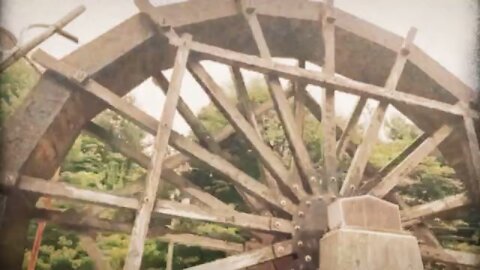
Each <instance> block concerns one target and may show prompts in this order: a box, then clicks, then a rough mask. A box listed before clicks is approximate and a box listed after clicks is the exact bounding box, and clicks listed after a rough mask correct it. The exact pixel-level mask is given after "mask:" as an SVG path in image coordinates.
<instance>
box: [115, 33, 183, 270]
mask: <svg viewBox="0 0 480 270" xmlns="http://www.w3.org/2000/svg"><path fill="white" fill-rule="evenodd" d="M190 41H191V36H184V45H183V46H181V47H179V48H178V51H177V56H176V58H175V65H174V69H173V74H172V81H171V83H170V86H169V90H168V93H167V97H166V99H165V104H164V107H163V112H162V117H161V120H160V123H159V125H158V130H157V136H156V138H155V153H154V155H153V158H152V163H151V166H150V170H149V173H148V176H147V180H146V186H145V193H144V197H143V200H142V201H141V203H140V209H139V210H138V213H137V217H136V218H135V223H134V225H133V229H132V236H131V238H130V245H129V248H128V253H127V257H126V259H125V265H124V267H123V269H125V270H135V269H140V266H141V263H142V256H143V249H144V244H145V238H146V236H147V232H148V227H149V224H150V218H151V215H152V210H153V207H154V203H155V200H156V197H157V191H158V187H159V182H160V175H161V173H162V163H163V160H164V159H165V156H166V154H167V149H168V140H169V137H170V133H171V129H172V124H173V118H174V116H175V111H176V107H177V103H178V99H179V97H180V88H181V86H182V81H183V76H184V74H185V71H186V65H187V61H188V55H189V52H190V50H189V48H188V46H189V42H190Z"/></svg>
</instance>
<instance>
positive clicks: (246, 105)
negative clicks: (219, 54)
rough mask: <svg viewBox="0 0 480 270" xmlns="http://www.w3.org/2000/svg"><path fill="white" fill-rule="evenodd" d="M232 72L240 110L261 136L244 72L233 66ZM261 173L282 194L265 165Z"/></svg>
mask: <svg viewBox="0 0 480 270" xmlns="http://www.w3.org/2000/svg"><path fill="white" fill-rule="evenodd" d="M230 73H231V75H232V79H233V83H234V85H235V91H236V93H237V100H238V107H239V110H240V111H241V112H242V114H243V116H244V117H245V119H247V121H248V122H249V123H250V125H252V128H253V129H254V130H255V132H256V133H257V134H258V136H259V137H261V135H262V134H261V130H260V127H259V126H258V122H257V118H256V115H255V111H254V109H253V104H252V101H251V100H250V97H249V96H248V91H247V87H246V86H245V81H244V80H243V76H242V73H241V72H240V69H239V68H238V67H231V68H230ZM260 173H261V179H262V180H263V181H264V182H265V183H266V184H267V186H268V187H269V188H270V190H272V192H273V193H274V194H276V195H278V194H280V189H279V187H278V184H277V182H276V181H275V179H274V178H273V177H272V175H271V174H270V173H269V172H268V170H267V169H266V168H265V167H264V166H263V165H262V166H260Z"/></svg>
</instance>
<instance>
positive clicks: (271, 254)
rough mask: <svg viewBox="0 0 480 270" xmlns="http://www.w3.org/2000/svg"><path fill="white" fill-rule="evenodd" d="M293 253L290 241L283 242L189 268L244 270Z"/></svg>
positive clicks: (201, 269) (194, 269) (197, 269)
mask: <svg viewBox="0 0 480 270" xmlns="http://www.w3.org/2000/svg"><path fill="white" fill-rule="evenodd" d="M292 253H293V248H292V244H291V243H290V241H283V242H279V243H276V244H273V245H271V246H266V247H262V248H259V249H254V250H252V251H247V252H244V253H241V254H238V255H233V256H229V257H226V258H224V259H219V260H216V261H213V262H210V263H205V264H202V265H198V266H194V267H190V268H187V269H188V270H211V269H231V270H234V269H244V268H246V267H250V266H254V265H257V264H260V263H263V262H267V261H270V260H274V259H276V258H281V257H285V256H288V255H290V254H292Z"/></svg>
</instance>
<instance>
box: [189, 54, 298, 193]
mask: <svg viewBox="0 0 480 270" xmlns="http://www.w3.org/2000/svg"><path fill="white" fill-rule="evenodd" d="M188 69H189V71H190V73H191V74H192V76H193V77H194V78H195V79H196V81H197V82H198V83H199V84H200V86H202V88H203V89H204V90H205V92H206V93H207V94H208V96H209V97H210V99H211V100H212V102H214V104H215V105H216V106H217V108H218V109H219V110H220V111H221V112H222V113H223V115H224V116H225V117H226V118H227V119H228V120H229V122H230V123H231V125H232V126H234V127H235V129H236V130H238V132H239V133H240V134H242V135H243V136H244V137H245V139H246V140H247V141H248V142H249V143H250V145H251V146H252V148H253V149H254V150H255V152H256V153H257V155H258V156H259V157H260V158H261V160H262V161H263V164H264V165H265V167H266V168H267V169H268V170H269V172H270V173H271V174H272V176H273V177H275V178H276V179H277V180H278V181H280V182H282V183H283V184H284V185H285V186H287V187H289V188H290V189H291V191H292V192H293V193H294V194H295V195H296V196H297V198H303V197H304V196H305V193H301V190H300V189H298V190H294V189H293V188H292V187H291V185H290V183H291V181H290V179H289V173H288V170H287V169H286V168H285V166H284V165H283V163H282V160H281V159H280V157H278V155H276V154H275V152H274V151H273V150H272V149H271V148H270V147H268V146H267V145H266V144H265V143H264V142H263V140H262V138H261V137H260V136H259V134H258V132H256V131H255V129H254V128H253V127H252V125H251V124H250V123H249V122H248V121H247V120H246V119H245V117H243V115H242V114H241V113H240V111H239V110H238V109H236V108H235V106H233V105H232V104H231V102H230V100H229V99H228V97H227V96H226V95H225V94H224V93H223V91H222V89H221V87H220V86H219V85H218V84H217V83H215V81H214V80H213V78H212V77H211V76H210V75H209V74H208V73H207V71H206V70H205V68H203V66H202V65H201V64H200V63H199V62H196V61H190V63H189V64H188Z"/></svg>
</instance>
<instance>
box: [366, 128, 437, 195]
mask: <svg viewBox="0 0 480 270" xmlns="http://www.w3.org/2000/svg"><path fill="white" fill-rule="evenodd" d="M428 137H429V136H428V135H427V134H426V133H422V134H421V135H419V136H418V137H417V138H416V139H415V140H414V141H413V142H412V143H411V144H409V145H408V146H407V147H405V149H403V150H402V152H401V153H400V154H398V155H397V156H396V157H395V158H394V159H392V160H391V161H390V162H389V163H388V164H387V165H385V166H384V167H383V168H381V169H380V170H379V171H378V173H377V174H376V175H375V176H373V177H372V178H370V179H369V180H367V181H365V183H364V184H363V185H362V186H361V187H360V188H359V191H358V192H357V193H359V194H365V193H368V192H369V191H370V190H371V189H372V188H373V187H374V186H375V185H377V184H378V183H379V182H380V181H382V178H383V177H385V176H387V174H388V173H390V172H391V171H392V170H393V169H394V168H395V167H396V166H398V164H400V162H402V161H403V160H405V158H407V157H408V156H409V155H410V154H411V153H412V152H413V151H415V149H417V147H419V146H420V145H421V144H422V143H423V142H424V141H425V140H426V139H428Z"/></svg>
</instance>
